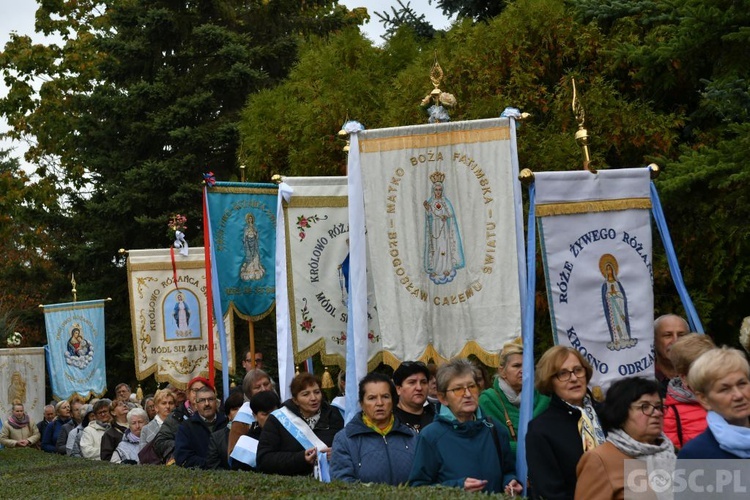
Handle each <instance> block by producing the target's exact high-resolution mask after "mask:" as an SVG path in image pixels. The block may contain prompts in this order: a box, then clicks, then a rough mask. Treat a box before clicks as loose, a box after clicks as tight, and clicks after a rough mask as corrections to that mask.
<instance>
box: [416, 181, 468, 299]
mask: <svg viewBox="0 0 750 500" xmlns="http://www.w3.org/2000/svg"><path fill="white" fill-rule="evenodd" d="M444 181H445V174H444V173H442V172H434V173H433V174H431V175H430V182H432V188H431V190H432V196H430V198H429V199H427V200H425V202H424V203H423V205H424V208H425V212H426V217H425V227H424V229H425V231H424V233H425V242H424V271H425V272H426V273H427V276H428V277H429V278H430V280H431V281H432V282H433V283H435V284H436V285H443V284H445V283H450V282H451V281H453V278H455V277H456V271H457V270H458V269H461V268H462V267H464V265H465V262H464V249H463V245H462V244H461V233H460V232H459V230H458V222H457V221H456V212H455V211H454V210H453V204H451V202H450V200H449V199H448V197H447V196H445V189H444V184H443V182H444Z"/></svg>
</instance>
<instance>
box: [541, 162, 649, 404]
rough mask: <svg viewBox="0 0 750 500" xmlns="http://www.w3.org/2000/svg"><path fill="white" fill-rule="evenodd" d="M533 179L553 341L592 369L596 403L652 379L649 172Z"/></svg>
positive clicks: (584, 173) (545, 175) (583, 173)
mask: <svg viewBox="0 0 750 500" xmlns="http://www.w3.org/2000/svg"><path fill="white" fill-rule="evenodd" d="M534 175H535V183H536V216H537V218H538V219H539V240H540V247H541V248H542V260H543V265H544V275H545V277H546V281H547V295H548V298H549V304H550V315H551V319H552V331H553V335H554V339H555V343H556V344H561V345H567V346H571V347H573V348H575V349H577V350H578V351H579V352H580V353H581V354H583V356H584V357H585V358H586V359H587V360H588V361H589V363H591V366H592V367H593V369H594V376H593V379H592V381H591V387H592V390H593V392H594V397H596V398H597V399H600V398H602V397H603V395H604V393H605V392H606V390H607V388H608V387H609V385H610V384H611V383H612V382H613V381H615V380H617V379H619V378H622V377H629V376H646V377H653V364H654V356H653V344H654V342H653V340H654V326H653V323H654V298H653V268H652V262H651V257H652V256H651V221H650V213H649V210H650V208H651V198H650V193H649V189H650V171H649V169H648V168H630V169H620V170H600V171H599V172H598V173H591V172H588V171H574V172H537V173H535V174H534Z"/></svg>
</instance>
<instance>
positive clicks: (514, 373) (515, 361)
mask: <svg viewBox="0 0 750 500" xmlns="http://www.w3.org/2000/svg"><path fill="white" fill-rule="evenodd" d="M522 374H523V346H522V345H520V344H519V343H517V342H509V343H507V344H505V346H503V350H502V351H501V352H500V366H498V368H497V375H496V376H495V380H494V382H493V384H492V387H490V388H489V389H487V390H485V391H483V392H482V394H481V395H480V396H479V407H480V408H482V411H483V412H484V414H485V415H487V416H488V417H491V418H492V420H493V421H494V422H495V423H497V424H503V425H505V427H506V428H507V429H508V434H509V435H510V449H511V451H513V453H514V454H515V453H516V447H517V446H518V442H517V439H518V437H517V436H518V434H517V433H518V419H519V416H520V406H521V387H522V386H523V382H522ZM547 406H549V398H548V397H547V396H543V395H541V394H539V391H536V390H534V415H533V416H534V417H536V416H538V415H539V414H540V413H542V412H543V411H544V410H546V409H547Z"/></svg>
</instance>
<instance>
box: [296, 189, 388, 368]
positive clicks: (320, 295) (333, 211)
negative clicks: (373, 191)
mask: <svg viewBox="0 0 750 500" xmlns="http://www.w3.org/2000/svg"><path fill="white" fill-rule="evenodd" d="M284 182H286V183H287V184H288V185H289V186H291V187H292V189H294V193H293V195H292V197H291V199H290V200H289V203H287V204H286V205H285V217H284V220H285V221H286V230H287V233H286V234H287V236H286V242H287V276H288V281H289V283H288V285H289V286H288V290H289V292H288V293H289V309H290V313H291V320H292V321H291V325H292V342H293V348H294V359H295V362H296V363H301V362H302V361H303V360H305V359H306V358H308V357H310V356H312V355H314V354H318V353H320V355H321V358H322V360H323V363H324V364H326V365H332V364H336V365H339V366H340V367H342V368H343V367H344V366H345V364H346V343H347V342H348V339H347V334H346V331H347V330H346V325H347V304H348V294H347V280H348V272H349V213H348V208H347V207H348V206H347V202H348V196H347V184H346V177H287V178H284ZM369 283H370V288H369V293H368V314H369V317H370V321H369V329H368V333H367V338H368V356H367V359H368V360H369V364H370V366H371V368H374V367H375V366H376V365H377V363H379V362H380V359H381V358H380V356H378V353H379V352H380V351H381V349H382V347H381V342H380V330H379V325H378V319H377V318H378V312H377V308H376V307H375V296H374V292H373V290H372V280H369Z"/></svg>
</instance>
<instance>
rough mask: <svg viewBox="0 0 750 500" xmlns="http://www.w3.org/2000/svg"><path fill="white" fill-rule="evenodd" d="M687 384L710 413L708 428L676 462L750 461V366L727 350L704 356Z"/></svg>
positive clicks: (694, 367)
mask: <svg viewBox="0 0 750 500" xmlns="http://www.w3.org/2000/svg"><path fill="white" fill-rule="evenodd" d="M688 384H689V385H690V387H691V388H692V389H693V391H695V395H696V396H697V397H698V401H700V403H701V404H702V405H703V407H704V408H705V409H706V410H708V415H707V416H706V421H707V422H708V428H707V429H706V430H705V431H704V432H703V433H702V434H701V435H699V436H698V437H696V438H695V439H693V440H692V441H690V442H689V443H687V444H686V445H685V447H684V448H682V450H681V451H680V454H679V455H678V457H677V458H730V459H731V458H750V365H748V362H747V359H746V358H745V355H744V354H742V352H740V351H738V350H736V349H730V348H728V347H722V348H721V349H713V350H711V351H708V352H706V353H704V354H703V355H701V356H700V357H699V358H698V359H697V360H695V362H694V363H693V365H692V366H691V367H690V372H689V373H688Z"/></svg>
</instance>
